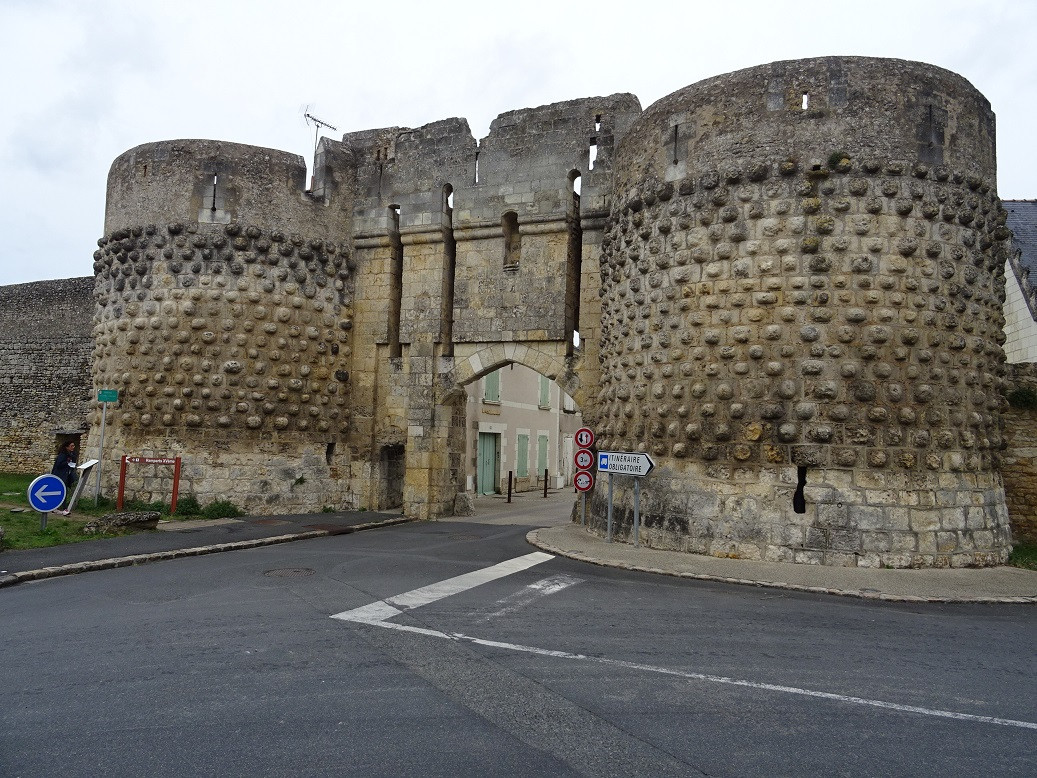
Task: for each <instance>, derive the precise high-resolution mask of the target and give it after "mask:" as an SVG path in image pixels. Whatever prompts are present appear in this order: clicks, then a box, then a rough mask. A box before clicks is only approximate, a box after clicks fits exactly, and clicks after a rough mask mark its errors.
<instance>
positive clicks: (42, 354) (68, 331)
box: [0, 278, 95, 474]
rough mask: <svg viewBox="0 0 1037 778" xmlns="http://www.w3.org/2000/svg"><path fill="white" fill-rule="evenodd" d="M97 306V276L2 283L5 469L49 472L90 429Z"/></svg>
mask: <svg viewBox="0 0 1037 778" xmlns="http://www.w3.org/2000/svg"><path fill="white" fill-rule="evenodd" d="M93 310H94V300H93V279H92V278H69V279H65V280H62V281H39V282H36V283H31V284H18V285H14V286H4V287H0V470H2V471H5V472H11V473H26V474H39V473H45V472H50V467H51V465H52V464H53V461H54V455H55V453H56V450H57V441H58V440H59V439H65V438H68V437H74V436H75V435H80V434H84V433H85V432H86V428H87V419H88V414H89V413H90V411H91V409H92V408H93V407H94V405H95V403H93V402H92V401H91V399H92V398H91V382H90V355H91V351H92V350H93V343H92V341H91V337H90V335H91V318H92V315H93Z"/></svg>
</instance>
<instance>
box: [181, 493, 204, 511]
mask: <svg viewBox="0 0 1037 778" xmlns="http://www.w3.org/2000/svg"><path fill="white" fill-rule="evenodd" d="M176 513H177V515H178V516H199V515H201V513H202V506H201V505H199V504H198V498H197V497H195V496H194V495H193V494H187V495H184V496H183V497H181V498H179V499H178V500H177V501H176Z"/></svg>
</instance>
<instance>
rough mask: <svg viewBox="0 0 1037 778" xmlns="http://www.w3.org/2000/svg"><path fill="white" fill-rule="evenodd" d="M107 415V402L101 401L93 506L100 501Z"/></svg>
mask: <svg viewBox="0 0 1037 778" xmlns="http://www.w3.org/2000/svg"><path fill="white" fill-rule="evenodd" d="M107 417H108V403H106V402H103V403H101V440H100V442H99V444H98V446H97V484H96V486H95V487H94V507H95V508H96V507H97V504H98V503H99V502H100V501H101V463H102V462H104V423H105V421H106V419H107Z"/></svg>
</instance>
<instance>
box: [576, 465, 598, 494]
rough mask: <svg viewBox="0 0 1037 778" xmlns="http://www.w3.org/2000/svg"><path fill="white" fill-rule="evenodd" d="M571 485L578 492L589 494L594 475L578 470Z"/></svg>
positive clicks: (592, 486)
mask: <svg viewBox="0 0 1037 778" xmlns="http://www.w3.org/2000/svg"><path fill="white" fill-rule="evenodd" d="M573 485H574V486H575V487H576V491H578V492H589V491H590V490H591V489H593V488H594V475H593V473H590V472H588V471H586V470H580V471H579V472H578V473H577V474H576V477H575V478H573Z"/></svg>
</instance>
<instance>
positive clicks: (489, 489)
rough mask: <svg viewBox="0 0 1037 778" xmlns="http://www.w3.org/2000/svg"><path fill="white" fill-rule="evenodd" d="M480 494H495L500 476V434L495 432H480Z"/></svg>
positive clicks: (478, 486)
mask: <svg viewBox="0 0 1037 778" xmlns="http://www.w3.org/2000/svg"><path fill="white" fill-rule="evenodd" d="M478 456H479V471H478V474H477V475H478V479H479V483H478V485H477V489H478V492H479V494H494V493H495V492H496V491H497V489H498V484H499V483H500V478H499V476H498V473H499V472H500V435H497V434H495V433H493V432H480V433H479V454H478Z"/></svg>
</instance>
